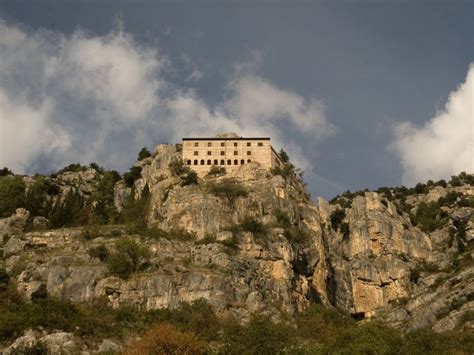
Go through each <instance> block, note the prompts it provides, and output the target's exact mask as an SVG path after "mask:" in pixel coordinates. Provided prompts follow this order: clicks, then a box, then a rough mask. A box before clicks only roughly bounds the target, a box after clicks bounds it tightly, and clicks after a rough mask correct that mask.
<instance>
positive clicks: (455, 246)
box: [0, 145, 474, 331]
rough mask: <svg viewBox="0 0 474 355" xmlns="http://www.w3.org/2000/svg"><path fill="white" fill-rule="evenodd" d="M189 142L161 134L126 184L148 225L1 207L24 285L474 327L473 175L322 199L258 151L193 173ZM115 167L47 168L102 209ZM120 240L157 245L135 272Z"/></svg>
mask: <svg viewBox="0 0 474 355" xmlns="http://www.w3.org/2000/svg"><path fill="white" fill-rule="evenodd" d="M179 148H180V147H179V145H159V146H158V147H157V148H156V150H155V152H154V154H153V155H152V156H151V157H148V158H146V159H143V160H141V161H139V162H137V164H136V167H139V168H140V169H141V171H140V174H139V176H137V178H135V179H133V180H132V181H131V183H128V186H127V183H126V182H124V181H118V182H115V183H114V184H113V203H111V206H112V205H113V206H112V207H115V208H116V209H117V210H118V211H119V212H120V211H122V212H123V211H124V209H126V208H127V203H128V204H130V201H141V200H144V199H146V201H144V202H143V203H144V204H143V206H145V207H144V209H143V210H142V211H143V214H144V216H145V218H144V225H146V227H144V225H143V224H142V225H140V226H136V225H133V224H132V225H130V223H128V224H127V223H124V221H123V220H120V219H117V221H116V222H117V223H112V222H109V223H108V224H100V225H95V224H94V225H93V226H81V225H78V226H76V227H70V228H60V229H48V228H47V225H48V221H47V220H46V221H45V219H46V218H47V217H41V218H43V219H41V218H40V217H34V216H31V215H30V212H29V211H26V210H25V209H18V210H17V211H16V213H15V214H14V215H12V216H11V217H8V218H5V219H3V220H0V229H1V231H0V234H1V235H2V236H3V263H4V267H5V269H6V271H7V272H8V274H9V275H10V276H12V277H13V278H15V279H16V285H17V288H18V290H19V291H20V292H21V293H23V294H24V295H26V296H27V297H29V298H35V297H45V296H46V295H47V296H52V297H56V298H60V299H67V300H71V301H74V302H79V303H81V302H89V303H90V302H94V300H97V299H106V300H107V302H108V303H109V305H110V306H112V307H119V306H120V305H136V306H138V307H140V308H141V309H148V310H151V309H161V308H176V307H178V306H179V305H180V304H181V303H182V302H186V303H189V302H192V301H195V300H198V299H202V298H203V299H206V300H207V301H208V302H209V303H210V305H211V306H212V308H213V310H214V311H215V312H216V313H217V314H219V315H222V316H225V315H233V316H235V317H237V318H238V319H240V320H241V321H243V322H245V321H246V320H248V319H249V318H250V317H251V316H252V314H256V313H258V314H267V315H269V316H271V317H273V318H274V319H281V318H282V317H287V315H290V316H291V315H294V314H295V313H297V312H298V311H302V310H304V309H306V308H307V307H308V306H309V305H310V304H311V303H322V304H324V305H325V306H327V307H339V308H342V309H344V310H346V311H347V312H349V313H350V314H351V315H352V316H353V317H354V318H356V319H358V320H366V319H380V320H383V321H384V322H387V323H389V324H391V325H393V326H395V327H399V328H400V329H402V330H403V331H409V330H413V329H417V328H423V327H430V328H432V329H433V330H435V331H445V330H450V329H468V330H469V329H470V330H472V329H473V328H474V317H473V316H474V282H473V281H472V280H473V276H474V262H473V257H474V255H473V254H474V249H473V243H474V242H473V239H474V225H473V223H474V217H473V215H474V212H473V211H474V208H473V207H474V205H473V201H474V187H473V186H472V180H473V177H472V176H471V175H466V174H464V175H463V176H462V178H461V179H460V178H457V180H453V181H452V183H451V184H445V183H442V182H441V183H439V184H436V183H432V182H430V183H428V184H427V185H420V186H417V189H388V188H385V189H380V190H379V191H378V192H369V191H364V192H359V193H356V194H351V193H346V194H344V195H343V196H340V197H338V198H336V199H334V200H333V201H331V202H328V201H325V200H323V199H318V202H317V204H314V203H313V202H312V201H311V199H310V197H309V194H308V192H307V191H306V189H305V186H304V184H303V182H302V181H301V179H300V178H299V177H298V176H297V175H296V174H294V173H292V172H291V173H290V174H273V173H272V172H270V171H268V170H265V169H262V168H260V166H259V165H258V164H256V163H253V164H247V165H242V166H241V168H240V169H239V170H238V171H236V172H235V173H233V174H225V173H223V172H216V173H215V174H212V175H210V176H206V177H205V178H203V179H198V180H196V181H193V180H190V181H191V182H189V179H188V180H186V179H187V174H188V172H186V171H185V169H184V170H183V171H177V170H176V169H170V163H173V162H176V161H177V160H176V159H177V158H179V156H180V153H179ZM140 169H138V170H140ZM282 175H283V176H282ZM103 176H104V173H103V172H100V171H96V170H94V169H89V170H85V171H81V172H75V173H74V172H68V173H62V174H59V175H57V176H54V177H51V178H48V179H49V180H50V181H51V182H52V183H54V184H56V185H57V186H59V189H58V191H57V194H56V195H55V196H54V197H51V200H53V201H56V203H57V201H61V200H64V199H65V198H66V196H67V194H68V192H70V191H71V189H72V190H74V191H76V192H78V194H79V195H80V196H82V198H83V202H82V203H83V209H84V208H86V207H84V206H89V207H88V208H90V209H91V210H92V211H93V210H94V208H97V206H98V205H100V203H101V201H102V200H100V199H98V200H97V201H98V202H97V201H96V202H91V203H90V204H88V203H87V200H88V199H90V200H91V201H92V197H93V196H94V194H95V191H96V190H97V186H100V184H101V181H102V180H101V179H102V177H103ZM23 179H24V180H25V181H27V186H28V184H30V185H31V184H32V183H33V182H34V178H29V177H25V178H23ZM32 181H33V182H32ZM32 220H35V221H36V222H35V223H32V222H31V221H32ZM111 223H112V224H111ZM38 226H39V227H38ZM119 239H126V240H132V241H135V242H137V244H139V245H141V246H143V247H144V248H146V250H147V251H148V254H147V257H146V258H145V259H146V260H144V261H143V262H140V263H139V265H138V264H137V265H136V268H135V269H134V270H133V272H131V273H130V274H127V276H126V277H123V276H120V275H117V274H114V273H113V272H112V273H111V272H110V265H108V264H107V262H106V261H105V257H104V258H102V257H101V255H100V254H99V253H94V252H93V251H94V250H95V251H97V250H105V251H106V252H107V253H111V252H113V251H114V250H115V249H116V248H117V244H116V243H117V240H119Z"/></svg>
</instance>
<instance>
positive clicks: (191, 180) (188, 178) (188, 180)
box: [181, 170, 198, 186]
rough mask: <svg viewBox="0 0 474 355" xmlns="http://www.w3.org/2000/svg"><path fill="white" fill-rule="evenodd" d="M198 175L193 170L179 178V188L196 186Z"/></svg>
mask: <svg viewBox="0 0 474 355" xmlns="http://www.w3.org/2000/svg"><path fill="white" fill-rule="evenodd" d="M197 184H198V175H197V173H196V172H195V171H194V170H190V171H189V172H187V173H186V174H185V175H183V176H181V186H187V185H197Z"/></svg>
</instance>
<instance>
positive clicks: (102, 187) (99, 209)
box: [92, 171, 120, 223]
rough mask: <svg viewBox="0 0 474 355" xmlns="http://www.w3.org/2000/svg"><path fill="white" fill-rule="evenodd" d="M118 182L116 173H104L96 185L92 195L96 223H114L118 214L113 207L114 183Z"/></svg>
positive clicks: (118, 178)
mask: <svg viewBox="0 0 474 355" xmlns="http://www.w3.org/2000/svg"><path fill="white" fill-rule="evenodd" d="M119 180H120V175H119V174H118V173H117V172H116V171H106V172H105V173H104V175H103V176H102V177H101V178H100V180H99V183H98V184H97V188H96V191H95V192H94V194H93V195H92V200H93V201H94V202H95V203H94V208H93V215H94V219H95V220H94V222H96V223H116V222H117V221H118V219H119V212H118V211H117V208H116V207H115V183H116V182H117V181H119Z"/></svg>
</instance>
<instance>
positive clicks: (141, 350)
mask: <svg viewBox="0 0 474 355" xmlns="http://www.w3.org/2000/svg"><path fill="white" fill-rule="evenodd" d="M206 350H207V344H206V343H205V342H204V341H203V340H201V339H200V338H198V337H197V336H196V335H195V334H194V333H192V332H184V331H180V330H178V329H177V328H176V327H175V326H173V325H171V324H157V325H155V326H154V327H153V328H151V330H149V331H148V332H147V333H146V334H145V335H144V336H143V337H142V338H141V339H140V340H138V341H135V342H133V343H132V344H130V345H129V346H128V347H127V348H126V349H125V351H124V354H126V355H127V354H129V355H135V354H136V355H144V354H183V355H199V354H205V353H206Z"/></svg>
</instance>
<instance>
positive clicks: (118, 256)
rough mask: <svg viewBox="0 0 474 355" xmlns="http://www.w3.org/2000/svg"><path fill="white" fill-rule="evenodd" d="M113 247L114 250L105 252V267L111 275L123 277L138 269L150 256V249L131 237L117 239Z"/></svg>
mask: <svg viewBox="0 0 474 355" xmlns="http://www.w3.org/2000/svg"><path fill="white" fill-rule="evenodd" d="M114 247H115V250H114V251H113V252H111V253H110V254H108V252H107V254H108V255H107V256H106V257H105V261H106V263H107V269H108V270H109V272H110V273H111V274H112V275H117V276H119V277H121V278H124V279H126V278H128V277H129V276H130V274H131V273H133V272H135V271H138V270H139V269H140V268H141V267H142V266H143V265H144V264H145V263H147V262H148V261H149V259H150V257H151V253H150V250H149V249H148V248H147V247H145V246H141V245H139V244H138V243H137V242H136V241H134V240H133V239H119V240H117V241H116V242H115V245H114ZM94 252H96V251H94Z"/></svg>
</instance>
